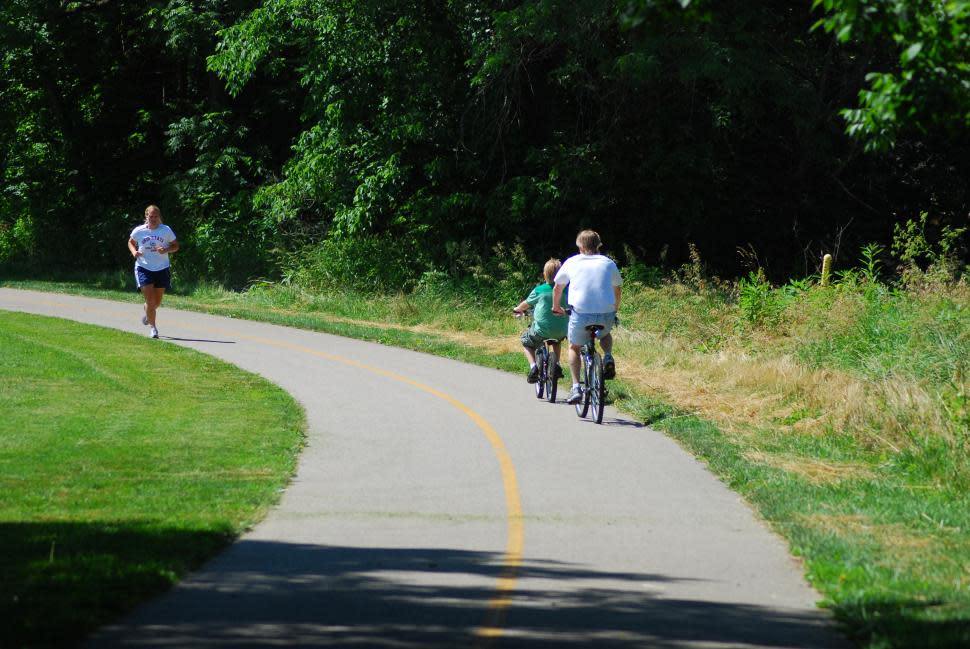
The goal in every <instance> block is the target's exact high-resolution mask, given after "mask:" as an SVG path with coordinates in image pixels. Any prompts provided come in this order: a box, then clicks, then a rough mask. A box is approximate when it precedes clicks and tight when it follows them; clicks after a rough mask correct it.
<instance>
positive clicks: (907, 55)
mask: <svg viewBox="0 0 970 649" xmlns="http://www.w3.org/2000/svg"><path fill="white" fill-rule="evenodd" d="M922 49H923V44H922V43H913V44H912V45H910V46H909V47H907V48H906V51H905V52H903V57H902V60H903V65H906V64H907V63H909V62H910V61H912V60H913V59H915V58H916V57H917V55H919V53H920V51H921V50H922Z"/></svg>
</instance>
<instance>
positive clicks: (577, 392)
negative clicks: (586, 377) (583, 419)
mask: <svg viewBox="0 0 970 649" xmlns="http://www.w3.org/2000/svg"><path fill="white" fill-rule="evenodd" d="M582 398H583V390H582V388H580V387H579V386H578V385H577V386H575V387H574V388H573V389H572V390H570V391H569V396H568V397H566V403H568V404H570V405H572V404H574V403H579V402H580V400H581V399H582Z"/></svg>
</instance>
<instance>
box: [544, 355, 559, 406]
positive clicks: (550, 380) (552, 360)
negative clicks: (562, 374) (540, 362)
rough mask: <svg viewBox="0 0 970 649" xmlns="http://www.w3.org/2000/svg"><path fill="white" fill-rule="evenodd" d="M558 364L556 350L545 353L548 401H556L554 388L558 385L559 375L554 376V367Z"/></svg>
mask: <svg viewBox="0 0 970 649" xmlns="http://www.w3.org/2000/svg"><path fill="white" fill-rule="evenodd" d="M558 366H559V359H558V358H556V352H552V351H550V352H548V353H547V354H546V399H547V400H548V401H549V403H556V390H557V387H558V385H559V377H558V376H556V368H557V367H558Z"/></svg>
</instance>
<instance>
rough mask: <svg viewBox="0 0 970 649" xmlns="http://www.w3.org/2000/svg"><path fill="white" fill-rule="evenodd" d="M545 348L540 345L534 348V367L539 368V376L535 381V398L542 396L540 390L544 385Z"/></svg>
mask: <svg viewBox="0 0 970 649" xmlns="http://www.w3.org/2000/svg"><path fill="white" fill-rule="evenodd" d="M547 358H548V357H547V356H546V350H545V348H542V347H540V348H539V349H537V350H536V367H537V368H539V378H538V379H537V380H536V382H535V387H536V399H541V398H542V393H543V392H542V391H543V390H544V389H545V387H546V371H547V370H546V360H547Z"/></svg>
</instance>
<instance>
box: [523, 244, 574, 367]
mask: <svg viewBox="0 0 970 649" xmlns="http://www.w3.org/2000/svg"><path fill="white" fill-rule="evenodd" d="M560 266H562V263H560V261H559V260H558V259H550V260H549V261H547V262H546V264H545V266H543V268H542V277H543V279H545V280H546V281H544V282H543V283H541V284H539V285H538V286H536V287H535V288H534V289H532V292H531V293H529V296H528V297H527V298H525V299H524V300H522V302H520V303H519V304H518V306H516V307H515V308H514V309H512V311H513V312H514V313H515V314H516V315H523V314H524V313H525V312H526V311H528V310H529V308H530V307H535V313H533V315H532V325H531V326H530V327H529V328H528V329H526V330H525V331H524V332H523V333H522V337H521V338H520V340H521V341H522V351H523V352H524V353H525V357H526V358H527V359H528V360H529V375H528V377H526V380H527V381H528V382H529V383H535V382H536V381H537V380H538V378H539V368H538V367H537V366H536V348H537V347H541V346H542V345H544V344H545V341H546V340H548V339H553V340H556V341H557V342H556V343H555V344H554V345H553V346H552V348H553V351H555V352H556V358H557V359H558V358H561V356H560V355H559V354H560V351H561V347H560V344H559V343H560V342H562V339H563V338H565V337H566V329H567V325H568V320H567V319H566V318H564V317H563V316H562V315H555V314H554V313H553V312H552V278H553V277H555V275H556V272H557V271H558V270H559V268H560ZM554 371H555V372H556V377H557V378H559V377H561V376H562V368H561V367H560V365H559V363H558V361H557V362H556V368H555V370H554Z"/></svg>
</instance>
